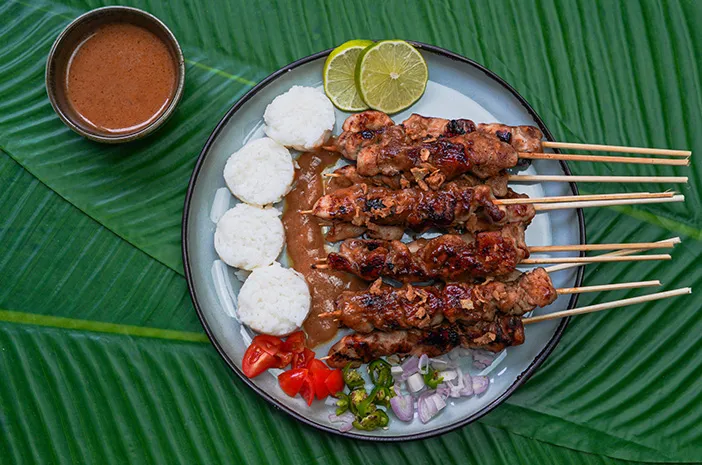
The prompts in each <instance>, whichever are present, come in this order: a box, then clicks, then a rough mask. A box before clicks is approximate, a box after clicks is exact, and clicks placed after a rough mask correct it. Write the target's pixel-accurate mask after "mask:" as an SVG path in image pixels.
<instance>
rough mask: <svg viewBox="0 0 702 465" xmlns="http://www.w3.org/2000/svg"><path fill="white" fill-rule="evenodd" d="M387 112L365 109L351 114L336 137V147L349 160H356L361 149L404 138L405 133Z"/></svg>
mask: <svg viewBox="0 0 702 465" xmlns="http://www.w3.org/2000/svg"><path fill="white" fill-rule="evenodd" d="M393 128H399V127H397V126H395V122H394V121H393V120H392V119H391V118H390V117H389V116H388V115H387V114H385V113H383V112H380V111H375V110H368V111H363V112H361V113H356V114H354V115H351V116H349V117H348V118H346V121H344V125H343V126H342V127H341V129H342V130H343V132H342V133H341V134H340V135H339V137H338V138H337V139H336V149H337V150H338V151H339V152H340V153H341V154H342V155H343V156H344V157H345V158H348V159H349V160H355V159H356V156H357V155H358V152H360V151H361V149H363V148H365V147H369V146H373V145H377V144H379V143H381V142H382V141H383V140H388V139H390V140H394V139H395V138H396V137H399V138H400V140H402V139H404V133H403V131H402V130H401V129H400V130H399V131H398V130H397V129H393Z"/></svg>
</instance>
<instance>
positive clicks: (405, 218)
mask: <svg viewBox="0 0 702 465" xmlns="http://www.w3.org/2000/svg"><path fill="white" fill-rule="evenodd" d="M508 197H510V198H512V197H522V195H520V194H516V193H514V192H512V191H509V192H508ZM494 200H495V197H494V196H493V194H492V190H491V189H490V187H488V186H485V185H480V186H476V187H470V186H467V185H466V183H463V182H451V183H447V184H446V185H444V186H443V187H442V188H441V189H439V190H437V191H432V190H429V191H424V190H422V189H421V188H407V189H400V190H391V189H388V188H385V187H371V186H368V185H366V184H356V185H354V186H352V187H348V188H343V189H338V190H336V191H334V192H331V193H330V194H327V195H324V196H322V197H320V198H319V199H318V200H317V202H315V204H314V207H313V209H312V214H313V215H315V216H317V217H319V218H322V219H325V220H329V221H341V222H345V223H352V224H354V225H356V226H367V227H368V226H369V225H380V226H398V227H403V228H410V229H413V230H415V231H423V230H426V229H427V228H431V227H437V228H449V229H452V230H457V231H461V230H463V231H468V232H479V231H490V230H496V229H499V228H500V227H502V226H503V225H505V224H508V223H524V224H528V223H529V222H531V220H532V219H533V218H534V215H535V213H536V212H535V210H534V207H533V206H532V205H528V204H516V205H497V204H495V202H494Z"/></svg>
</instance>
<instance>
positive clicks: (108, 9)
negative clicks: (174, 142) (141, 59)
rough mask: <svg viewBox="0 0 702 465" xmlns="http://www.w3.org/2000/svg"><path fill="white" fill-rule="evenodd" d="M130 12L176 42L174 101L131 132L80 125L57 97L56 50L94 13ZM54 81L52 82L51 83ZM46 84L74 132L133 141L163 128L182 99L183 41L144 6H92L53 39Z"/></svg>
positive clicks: (57, 109) (94, 137) (97, 138)
mask: <svg viewBox="0 0 702 465" xmlns="http://www.w3.org/2000/svg"><path fill="white" fill-rule="evenodd" d="M119 12H122V13H130V14H135V15H138V16H141V17H143V18H145V19H146V20H148V21H151V22H152V23H154V24H155V25H156V26H157V27H159V28H161V29H162V30H163V32H164V33H165V35H166V37H167V40H168V41H169V42H170V45H172V46H173V48H174V50H175V52H176V56H175V57H174V58H175V61H176V62H177V63H176V64H177V74H178V78H177V83H176V89H175V92H174V94H173V98H172V99H171V102H170V103H169V104H168V106H167V107H166V109H165V110H163V112H162V113H161V115H160V116H159V117H158V118H156V119H155V120H153V121H152V122H151V123H149V124H148V125H146V126H144V127H143V128H141V129H139V130H137V131H134V132H130V133H125V134H118V135H105V134H101V133H97V132H93V131H89V130H87V129H85V128H83V127H81V126H80V125H78V124H76V122H75V121H74V120H73V119H72V118H70V117H69V116H68V115H67V114H66V113H65V112H64V111H63V108H64V107H63V106H62V105H60V104H59V102H58V100H57V99H56V95H55V86H56V76H55V75H54V73H53V68H54V66H53V65H54V63H55V61H56V57H57V52H58V51H59V50H60V49H61V47H62V46H63V45H64V44H63V42H64V40H66V38H67V37H68V35H69V34H70V33H72V32H73V31H74V30H75V29H76V28H78V27H79V26H80V25H81V24H83V23H85V22H86V21H88V20H90V19H92V18H93V17H94V16H96V15H99V14H101V13H119ZM50 82H52V83H53V84H50ZM44 87H45V88H46V93H47V95H48V97H49V102H51V106H52V108H53V109H54V111H55V112H56V114H57V115H58V117H59V118H60V119H61V121H63V123H64V124H65V125H66V126H68V127H69V128H70V129H71V130H73V131H74V132H75V133H77V134H79V135H81V136H83V137H85V138H88V139H90V140H93V141H95V142H103V143H107V144H118V143H122V142H130V141H133V140H136V139H141V138H142V137H146V136H147V135H149V134H151V133H152V132H154V131H155V130H156V129H158V128H160V127H161V126H162V125H163V124H164V123H165V122H166V120H168V118H170V117H171V115H173V113H174V112H175V109H176V107H177V106H178V103H180V99H181V97H182V96H183V90H184V88H185V58H184V56H183V50H182V49H181V47H180V43H178V39H176V36H175V34H173V32H172V31H171V30H170V29H169V28H168V26H166V24H165V23H164V22H163V21H161V20H160V19H158V18H157V17H156V16H154V15H152V14H151V13H149V12H147V11H144V10H141V9H139V8H134V7H130V6H121V5H112V6H103V7H100V8H95V9H93V10H90V11H87V12H85V13H83V14H81V15H80V16H78V17H77V18H75V19H74V20H73V21H71V22H70V23H69V24H68V25H67V26H66V27H65V28H64V29H63V30H62V31H61V32H60V33H59V35H58V36H57V37H56V40H55V41H54V43H53V45H52V46H51V50H50V51H49V55H48V56H47V59H46V68H45V70H44Z"/></svg>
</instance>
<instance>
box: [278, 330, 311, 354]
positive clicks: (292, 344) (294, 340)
mask: <svg viewBox="0 0 702 465" xmlns="http://www.w3.org/2000/svg"><path fill="white" fill-rule="evenodd" d="M306 343H307V336H305V333H304V332H302V331H295V332H294V333H292V334H291V335H290V336H288V338H287V339H286V340H285V342H284V343H283V347H282V349H283V350H285V351H288V352H293V353H298V352H302V351H303V350H304V349H305V348H306Z"/></svg>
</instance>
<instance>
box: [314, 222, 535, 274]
mask: <svg viewBox="0 0 702 465" xmlns="http://www.w3.org/2000/svg"><path fill="white" fill-rule="evenodd" d="M527 257H529V249H528V248H527V246H526V244H525V242H524V225H522V224H509V225H507V226H505V227H504V228H502V229H500V230H498V231H488V232H480V233H478V234H476V235H475V237H470V236H469V237H465V236H459V235H455V234H445V235H443V236H439V237H435V238H433V239H429V240H427V239H419V240H417V241H414V242H410V243H409V244H405V243H403V242H400V241H397V240H395V241H385V240H368V239H349V240H346V241H344V242H343V243H342V244H341V247H340V248H339V252H338V253H336V252H333V253H330V254H329V255H328V257H327V263H328V264H329V267H330V268H331V269H332V270H337V271H346V272H348V273H352V274H355V275H356V276H358V277H360V278H362V279H365V280H367V281H374V280H376V279H378V278H380V277H387V278H392V279H396V280H398V281H402V282H421V281H430V280H433V279H442V280H444V281H447V280H460V279H466V278H474V277H486V276H504V275H507V274H510V273H512V272H514V271H515V269H516V267H517V264H518V263H519V262H521V261H522V260H523V259H524V258H527Z"/></svg>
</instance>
